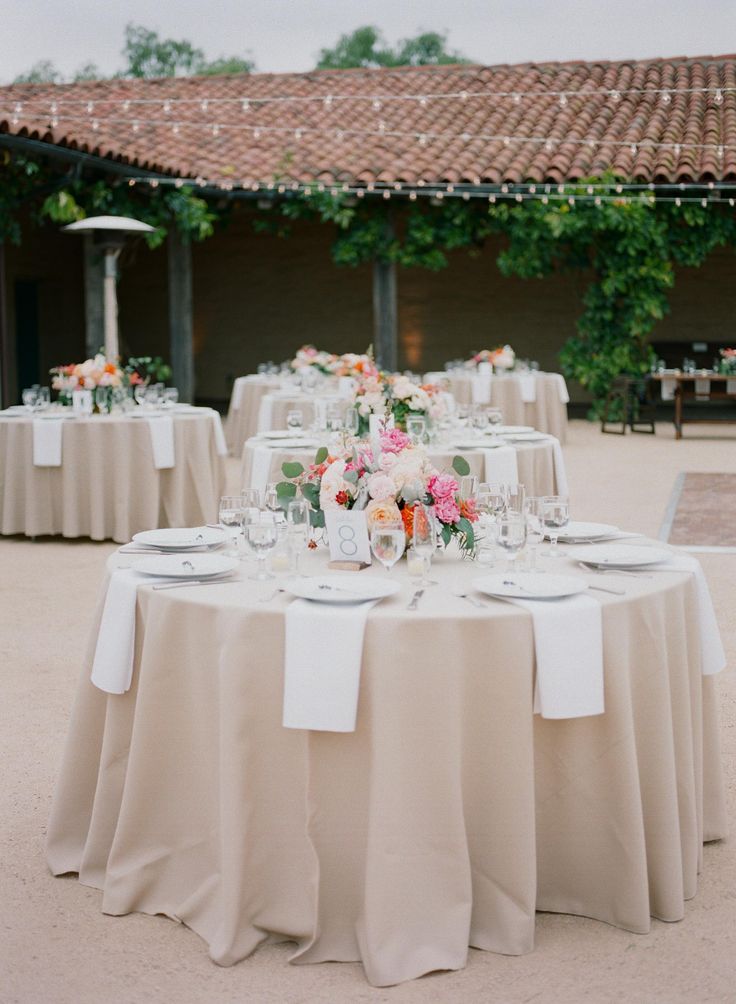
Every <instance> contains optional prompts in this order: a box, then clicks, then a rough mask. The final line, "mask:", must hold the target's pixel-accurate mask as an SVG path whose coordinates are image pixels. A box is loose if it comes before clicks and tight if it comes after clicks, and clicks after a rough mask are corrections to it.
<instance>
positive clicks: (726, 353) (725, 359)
mask: <svg viewBox="0 0 736 1004" xmlns="http://www.w3.org/2000/svg"><path fill="white" fill-rule="evenodd" d="M720 354H721V363H720V366H719V372H721V373H724V374H726V375H728V374H730V373H736V349H721V353H720Z"/></svg>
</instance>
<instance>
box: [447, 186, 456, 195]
mask: <svg viewBox="0 0 736 1004" xmlns="http://www.w3.org/2000/svg"><path fill="white" fill-rule="evenodd" d="M454 191H455V186H454V185H452V184H450V185H448V186H447V193H448V195H451V194H452V193H453V192H454Z"/></svg>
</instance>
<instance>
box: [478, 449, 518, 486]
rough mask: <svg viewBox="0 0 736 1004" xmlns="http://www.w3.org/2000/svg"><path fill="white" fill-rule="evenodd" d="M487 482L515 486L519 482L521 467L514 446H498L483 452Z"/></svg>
mask: <svg viewBox="0 0 736 1004" xmlns="http://www.w3.org/2000/svg"><path fill="white" fill-rule="evenodd" d="M483 457H484V463H483V467H484V470H485V480H486V481H491V482H495V483H501V484H507V485H515V484H518V482H519V465H518V462H517V459H516V450H515V449H514V447H513V446H497V447H495V448H494V449H492V450H483Z"/></svg>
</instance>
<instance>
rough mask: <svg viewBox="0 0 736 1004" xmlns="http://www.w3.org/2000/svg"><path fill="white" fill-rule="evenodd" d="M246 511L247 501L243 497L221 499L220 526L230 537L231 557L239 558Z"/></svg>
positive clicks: (224, 497) (224, 496)
mask: <svg viewBox="0 0 736 1004" xmlns="http://www.w3.org/2000/svg"><path fill="white" fill-rule="evenodd" d="M245 511H246V506H245V499H244V498H243V496H242V495H223V496H222V498H221V499H220V508H219V515H218V518H219V521H220V526H221V527H222V528H223V530H225V532H226V533H227V535H228V539H229V544H228V548H227V550H228V553H229V554H230V556H231V557H235V558H237V557H238V555H239V551H238V539H239V537H240V531H241V526H242V523H243V513H244V512H245Z"/></svg>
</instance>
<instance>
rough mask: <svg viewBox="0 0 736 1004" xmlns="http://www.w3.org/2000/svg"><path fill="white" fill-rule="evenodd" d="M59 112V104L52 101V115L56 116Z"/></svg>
mask: <svg viewBox="0 0 736 1004" xmlns="http://www.w3.org/2000/svg"><path fill="white" fill-rule="evenodd" d="M58 110H59V106H58V105H57V103H56V102H55V101H52V102H51V109H50V111H51V114H52V115H56V113H57V112H58Z"/></svg>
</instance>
